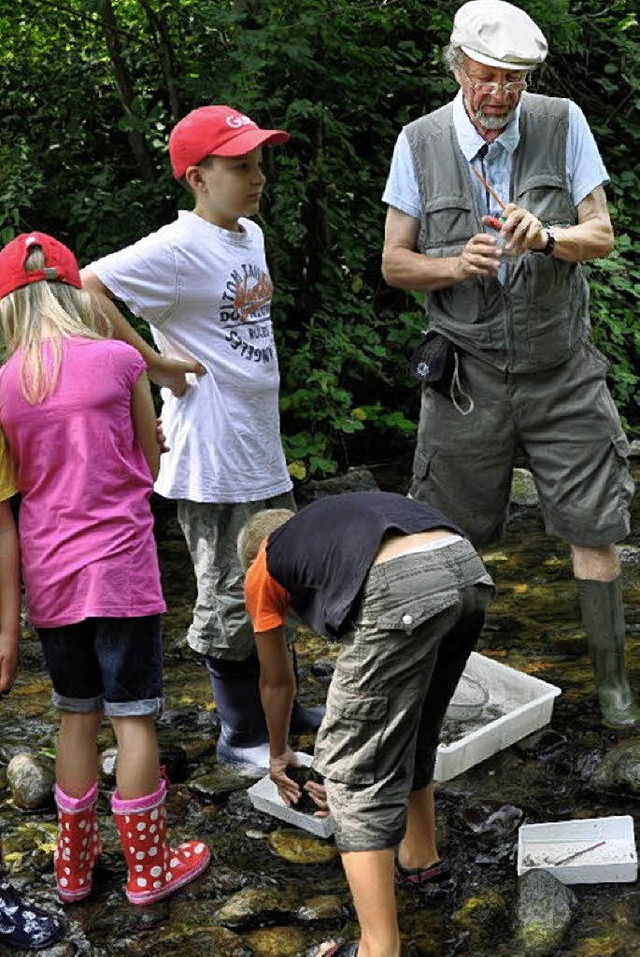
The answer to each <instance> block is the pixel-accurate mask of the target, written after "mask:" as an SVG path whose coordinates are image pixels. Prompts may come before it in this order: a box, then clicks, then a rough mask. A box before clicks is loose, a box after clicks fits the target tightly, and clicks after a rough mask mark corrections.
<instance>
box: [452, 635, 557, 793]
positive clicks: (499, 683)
mask: <svg viewBox="0 0 640 957" xmlns="http://www.w3.org/2000/svg"><path fill="white" fill-rule="evenodd" d="M465 674H467V675H469V676H470V677H471V678H475V679H476V680H478V681H479V682H480V683H481V684H482V685H483V686H484V687H485V689H486V690H487V691H488V692H489V701H488V706H489V707H491V706H494V707H496V708H498V709H499V710H500V711H501V712H503V714H502V715H501V716H500V717H498V718H495V719H494V720H489V721H488V722H487V723H486V724H484V725H483V724H480V722H476V723H474V724H473V725H472V728H473V730H471V731H470V732H469V733H468V734H465V735H464V737H461V738H459V739H458V740H457V741H453V742H452V743H451V744H448V745H447V744H440V746H439V747H438V753H437V756H436V766H435V771H434V780H435V781H449V780H450V779H451V778H454V777H456V776H457V775H458V774H462V773H463V772H464V771H467V770H468V769H469V768H471V767H473V766H474V765H475V764H479V763H480V762H481V761H485V760H486V759H487V758H488V757H491V755H492V754H496V752H498V751H502V750H503V748H508V747H509V745H511V744H514V743H515V742H516V741H519V740H520V739H521V738H525V737H526V736H527V735H528V734H532V733H533V732H534V731H537V730H538V729H539V728H542V727H544V725H545V724H548V723H549V721H550V720H551V714H552V712H553V702H554V699H555V698H556V697H557V696H558V695H559V694H560V693H561V691H560V688H557V687H556V686H555V685H552V684H549V682H547V681H541V680H540V678H534V677H532V676H531V675H526V674H523V673H522V672H520V671H516V670H515V669H514V668H509V667H508V666H507V665H503V664H500V662H498V661H493V660H492V659H491V658H487V657H485V655H480V654H478V653H477V652H475V651H474V652H472V653H471V656H470V658H469V661H468V662H467V667H466V668H465Z"/></svg>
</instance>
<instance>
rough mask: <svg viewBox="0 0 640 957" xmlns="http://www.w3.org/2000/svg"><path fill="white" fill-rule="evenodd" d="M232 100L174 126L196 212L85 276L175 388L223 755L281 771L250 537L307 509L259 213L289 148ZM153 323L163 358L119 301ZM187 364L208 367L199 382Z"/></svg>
mask: <svg viewBox="0 0 640 957" xmlns="http://www.w3.org/2000/svg"><path fill="white" fill-rule="evenodd" d="M288 139H289V134H288V133H285V132H284V131H283V130H263V129H260V128H259V127H258V126H257V125H256V124H255V123H254V122H253V120H251V119H249V117H248V116H244V115H243V114H242V113H239V112H238V111H237V110H234V109H232V108H231V107H229V106H203V107H200V108H199V109H197V110H193V111H192V112H191V113H189V114H188V115H187V116H185V117H184V119H182V120H180V122H179V123H178V124H177V125H176V126H175V128H174V129H173V131H172V133H171V136H170V138H169V155H170V158H171V167H172V170H173V175H174V177H175V179H176V180H178V181H179V182H180V183H181V184H182V186H183V187H184V188H185V189H186V190H187V192H188V193H189V194H190V196H191V197H192V198H193V201H194V204H195V205H194V208H193V211H192V212H187V211H186V210H181V211H180V213H179V214H178V218H177V220H175V221H174V222H172V223H170V224H168V225H167V226H164V227H163V228H162V229H160V230H158V231H157V232H155V233H152V234H151V235H149V236H146V237H145V238H144V239H141V240H140V241H139V242H137V243H135V244H134V245H133V246H129V247H127V248H126V249H121V250H119V251H118V252H115V253H112V254H111V255H109V256H105V257H104V258H103V259H99V260H98V261H97V262H93V263H91V264H90V265H89V266H88V267H87V268H86V269H84V270H83V273H82V278H83V283H84V285H85V287H86V288H87V289H89V290H90V291H91V292H93V293H94V294H95V295H96V296H97V298H98V301H99V303H100V306H101V308H102V309H103V311H104V312H105V313H106V315H108V316H109V318H110V319H111V321H112V324H113V330H114V335H116V336H117V337H118V338H120V339H124V340H125V341H126V342H129V343H131V344H132V345H134V346H135V347H136V348H137V349H138V350H139V351H140V353H141V355H142V356H143V358H144V359H145V361H146V363H147V367H148V369H149V375H150V376H151V377H152V378H153V379H154V380H155V381H157V382H159V383H160V384H164V385H168V386H169V387H170V388H165V389H163V392H162V398H163V403H164V405H163V410H162V421H163V425H164V428H165V430H166V434H167V440H168V444H169V446H170V451H169V453H168V454H167V455H166V456H163V460H162V466H161V469H160V476H159V478H158V481H157V483H156V491H157V492H159V493H160V495H163V496H164V497H165V498H170V499H176V500H177V502H178V521H179V522H180V526H181V528H182V531H183V533H184V537H185V539H186V542H187V547H188V549H189V553H190V555H191V560H192V562H193V568H194V572H195V576H196V584H197V598H196V604H195V608H194V611H193V621H192V623H191V627H190V628H189V633H188V635H187V641H188V643H189V645H190V647H191V648H193V650H194V651H196V652H198V653H199V654H201V655H203V656H204V663H205V665H206V667H207V669H208V672H209V676H210V679H211V683H212V686H213V694H214V698H215V701H216V706H217V710H218V714H219V716H220V721H221V735H220V739H219V742H218V749H217V754H218V758H219V760H220V761H223V762H227V763H236V764H250V765H254V766H257V767H266V766H268V759H269V749H268V747H267V745H266V743H265V742H266V741H267V729H266V725H265V720H264V714H263V711H262V706H261V703H260V694H259V691H258V675H259V666H258V660H257V657H256V648H255V642H254V637H253V631H252V629H251V623H250V622H249V620H248V619H247V615H246V612H245V608H244V598H243V592H242V580H243V576H242V569H241V568H240V567H239V565H238V559H237V556H236V547H235V543H236V538H237V536H238V532H239V531H240V528H241V527H242V525H243V524H244V523H245V521H246V520H247V518H248V517H249V516H250V515H251V514H252V513H253V512H256V511H258V510H260V509H263V508H281V507H286V508H294V507H295V506H294V502H293V496H292V494H291V485H292V483H291V478H290V476H289V473H288V471H287V465H286V461H285V457H284V453H283V450H282V444H281V441H280V420H279V412H278V388H279V381H280V377H279V371H278V358H277V354H276V346H275V341H274V335H273V325H272V321H271V297H272V294H273V285H272V282H271V277H270V275H269V269H268V266H267V261H266V258H265V248H264V236H263V234H262V230H261V228H260V226H258V225H257V223H255V222H253V220H252V219H251V218H250V217H252V216H255V215H256V213H257V212H258V209H259V206H260V199H261V196H262V191H263V188H264V185H265V175H264V172H263V170H262V147H263V146H267V145H277V144H281V143H286V141H287V140H288ZM111 297H115V298H116V299H118V300H120V301H122V302H124V303H125V304H126V306H127V307H128V308H129V309H130V310H131V312H132V313H134V315H136V316H139V317H140V318H142V319H144V320H145V322H148V323H149V325H150V326H151V330H152V333H153V336H154V340H155V342H156V345H157V346H158V348H159V350H160V354H159V353H158V352H156V351H155V350H154V349H153V348H152V347H151V346H149V345H148V344H147V343H146V342H145V341H144V340H143V339H142V338H141V337H140V336H138V335H137V333H136V332H135V331H134V329H133V328H132V327H131V326H130V325H129V323H128V322H127V321H126V319H125V318H124V316H123V315H122V314H121V313H120V311H119V310H118V309H117V307H116V306H115V304H114V303H113V302H112V301H111ZM185 370H191V371H192V372H200V373H206V374H202V375H199V376H196V375H190V376H189V383H188V386H187V382H186V379H185ZM322 714H323V712H322V710H321V709H318V708H316V709H305V708H302V707H301V706H298V705H296V706H295V709H294V713H293V716H292V729H294V730H295V731H296V732H297V733H301V732H304V731H310V730H315V729H316V728H317V727H318V725H319V724H320V720H321V717H322Z"/></svg>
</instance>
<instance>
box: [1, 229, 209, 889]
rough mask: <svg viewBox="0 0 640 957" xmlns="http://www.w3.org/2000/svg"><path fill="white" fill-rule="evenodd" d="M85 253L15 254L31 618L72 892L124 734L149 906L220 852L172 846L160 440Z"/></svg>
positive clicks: (15, 245)
mask: <svg viewBox="0 0 640 957" xmlns="http://www.w3.org/2000/svg"><path fill="white" fill-rule="evenodd" d="M80 290H81V283H80V274H79V271H78V266H77V263H76V260H75V258H74V256H73V254H72V253H71V252H70V250H69V249H67V248H66V246H63V245H62V244H61V243H59V242H58V241H57V240H55V239H53V238H52V237H51V236H47V235H45V234H44V233H37V232H36V233H30V234H23V235H21V236H18V237H17V239H14V240H13V242H11V243H9V244H8V245H7V246H5V247H4V249H3V250H2V251H0V326H1V328H2V333H3V336H4V339H5V342H6V344H7V346H8V349H9V353H10V358H9V360H8V362H7V363H6V365H4V366H3V367H2V369H1V370H0V425H1V426H2V429H3V430H4V432H5V434H6V436H7V440H8V443H9V446H10V451H11V455H12V457H13V459H14V460H15V463H16V465H17V469H18V484H19V488H20V492H21V493H22V503H21V509H20V542H21V551H22V569H23V577H24V582H25V588H26V595H27V604H28V608H29V618H30V621H31V623H32V624H33V626H34V627H35V628H36V630H37V632H38V635H39V637H40V640H41V643H42V648H43V652H44V657H45V662H46V666H47V670H48V672H49V675H50V677H51V681H52V684H53V696H52V697H53V703H54V705H55V707H57V708H58V709H59V710H60V713H61V714H60V733H59V737H58V745H57V753H56V789H55V794H56V803H57V806H58V817H59V824H60V831H59V838H58V846H57V850H56V852H55V855H54V867H55V875H56V882H57V887H58V893H59V896H60V898H61V899H62V900H63V901H65V902H67V903H68V902H73V901H78V900H81V899H83V898H84V897H86V896H87V895H88V894H89V893H90V892H91V882H92V873H93V868H94V865H95V862H96V860H97V859H98V857H99V855H100V852H101V845H100V838H99V835H98V822H97V817H96V800H97V795H98V788H97V767H98V754H97V733H98V728H99V725H100V722H101V719H102V715H103V713H104V714H105V715H107V716H108V717H109V719H110V720H111V723H112V725H113V728H114V731H115V735H116V738H117V743H118V764H117V775H116V780H117V790H116V792H115V793H114V795H113V797H112V802H111V806H112V809H113V812H114V815H115V818H116V824H117V828H118V833H119V836H120V840H121V843H122V848H123V851H124V855H125V858H126V860H127V864H128V868H129V874H128V880H127V887H126V893H127V897H128V899H129V901H130V902H131V903H133V904H146V903H150V902H152V901H155V900H158V899H160V898H161V897H164V896H165V895H167V894H170V893H172V892H173V891H174V890H176V889H177V888H178V887H180V886H181V885H182V884H185V883H186V882H187V881H190V880H192V879H193V878H194V877H196V876H197V875H198V874H199V873H200V872H201V871H202V870H203V869H204V868H205V867H206V865H207V863H208V860H209V850H208V848H207V847H205V845H204V844H202V843H196V842H193V841H191V842H187V843H186V844H182V845H180V846H179V847H178V848H176V849H173V848H171V847H170V846H169V845H168V843H167V838H166V823H165V812H164V798H165V791H166V782H165V781H164V780H162V781H161V780H160V774H159V762H158V743H157V739H156V732H155V726H154V718H155V716H156V715H157V714H158V713H159V711H160V710H161V707H162V648H161V638H160V615H161V613H162V612H163V611H164V610H165V604H164V599H163V596H162V591H161V586H160V572H159V568H158V558H157V553H156V548H155V541H154V537H153V516H152V513H151V509H150V506H149V496H150V494H151V491H152V485H153V477H154V476H155V475H156V474H157V472H158V466H159V458H160V450H159V445H158V441H157V434H156V418H155V412H154V408H153V402H152V398H151V392H150V389H149V385H148V382H147V381H146V376H145V374H144V363H143V361H142V359H141V357H140V356H139V354H138V353H137V352H136V350H135V349H132V348H131V346H128V345H126V344H125V343H122V342H114V341H111V340H108V339H104V338H103V337H102V336H101V335H100V334H99V332H98V331H97V319H96V315H95V314H94V312H93V309H92V304H91V300H90V297H89V296H88V295H87V294H86V293H83V292H81V291H80Z"/></svg>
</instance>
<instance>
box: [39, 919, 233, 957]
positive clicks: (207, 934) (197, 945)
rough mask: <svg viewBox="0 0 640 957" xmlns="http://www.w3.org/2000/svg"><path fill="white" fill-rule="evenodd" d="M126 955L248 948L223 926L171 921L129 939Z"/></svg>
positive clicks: (197, 955)
mask: <svg viewBox="0 0 640 957" xmlns="http://www.w3.org/2000/svg"><path fill="white" fill-rule="evenodd" d="M126 953H127V955H128V957H160V955H161V954H175V955H179V957H209V955H213V954H215V955H216V957H249V954H250V953H252V952H251V951H249V950H248V949H247V947H246V945H245V943H244V941H243V940H242V938H241V937H238V935H237V934H234V933H232V932H231V931H230V930H226V928H224V927H215V926H213V925H211V926H208V927H199V928H190V927H189V925H182V926H181V927H180V928H179V929H176V927H175V926H174V925H173V922H172V921H167V922H166V924H165V927H164V933H163V934H152V935H149V936H148V937H147V938H143V939H142V940H137V941H131V942H130V943H129V944H128V945H127V951H126ZM48 954H49V951H47V957H48Z"/></svg>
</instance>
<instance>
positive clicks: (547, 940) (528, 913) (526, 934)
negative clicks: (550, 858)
mask: <svg viewBox="0 0 640 957" xmlns="http://www.w3.org/2000/svg"><path fill="white" fill-rule="evenodd" d="M577 909H578V898H577V897H576V895H575V894H574V893H573V891H572V890H571V888H570V887H567V886H566V885H565V884H563V883H562V882H561V881H559V880H557V879H556V878H555V877H554V876H553V874H550V873H549V872H548V871H543V870H533V871H527V873H526V874H524V875H523V876H522V877H521V878H520V879H519V881H518V893H517V899H516V907H515V914H514V921H515V931H516V936H517V938H518V941H519V944H520V946H521V948H522V952H523V954H526V955H527V957H548V955H551V954H554V953H555V952H556V951H557V950H558V948H559V946H560V944H561V943H562V941H563V940H564V937H565V935H566V933H567V931H568V929H569V926H570V924H571V922H572V921H573V919H574V918H575V916H576V912H577Z"/></svg>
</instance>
